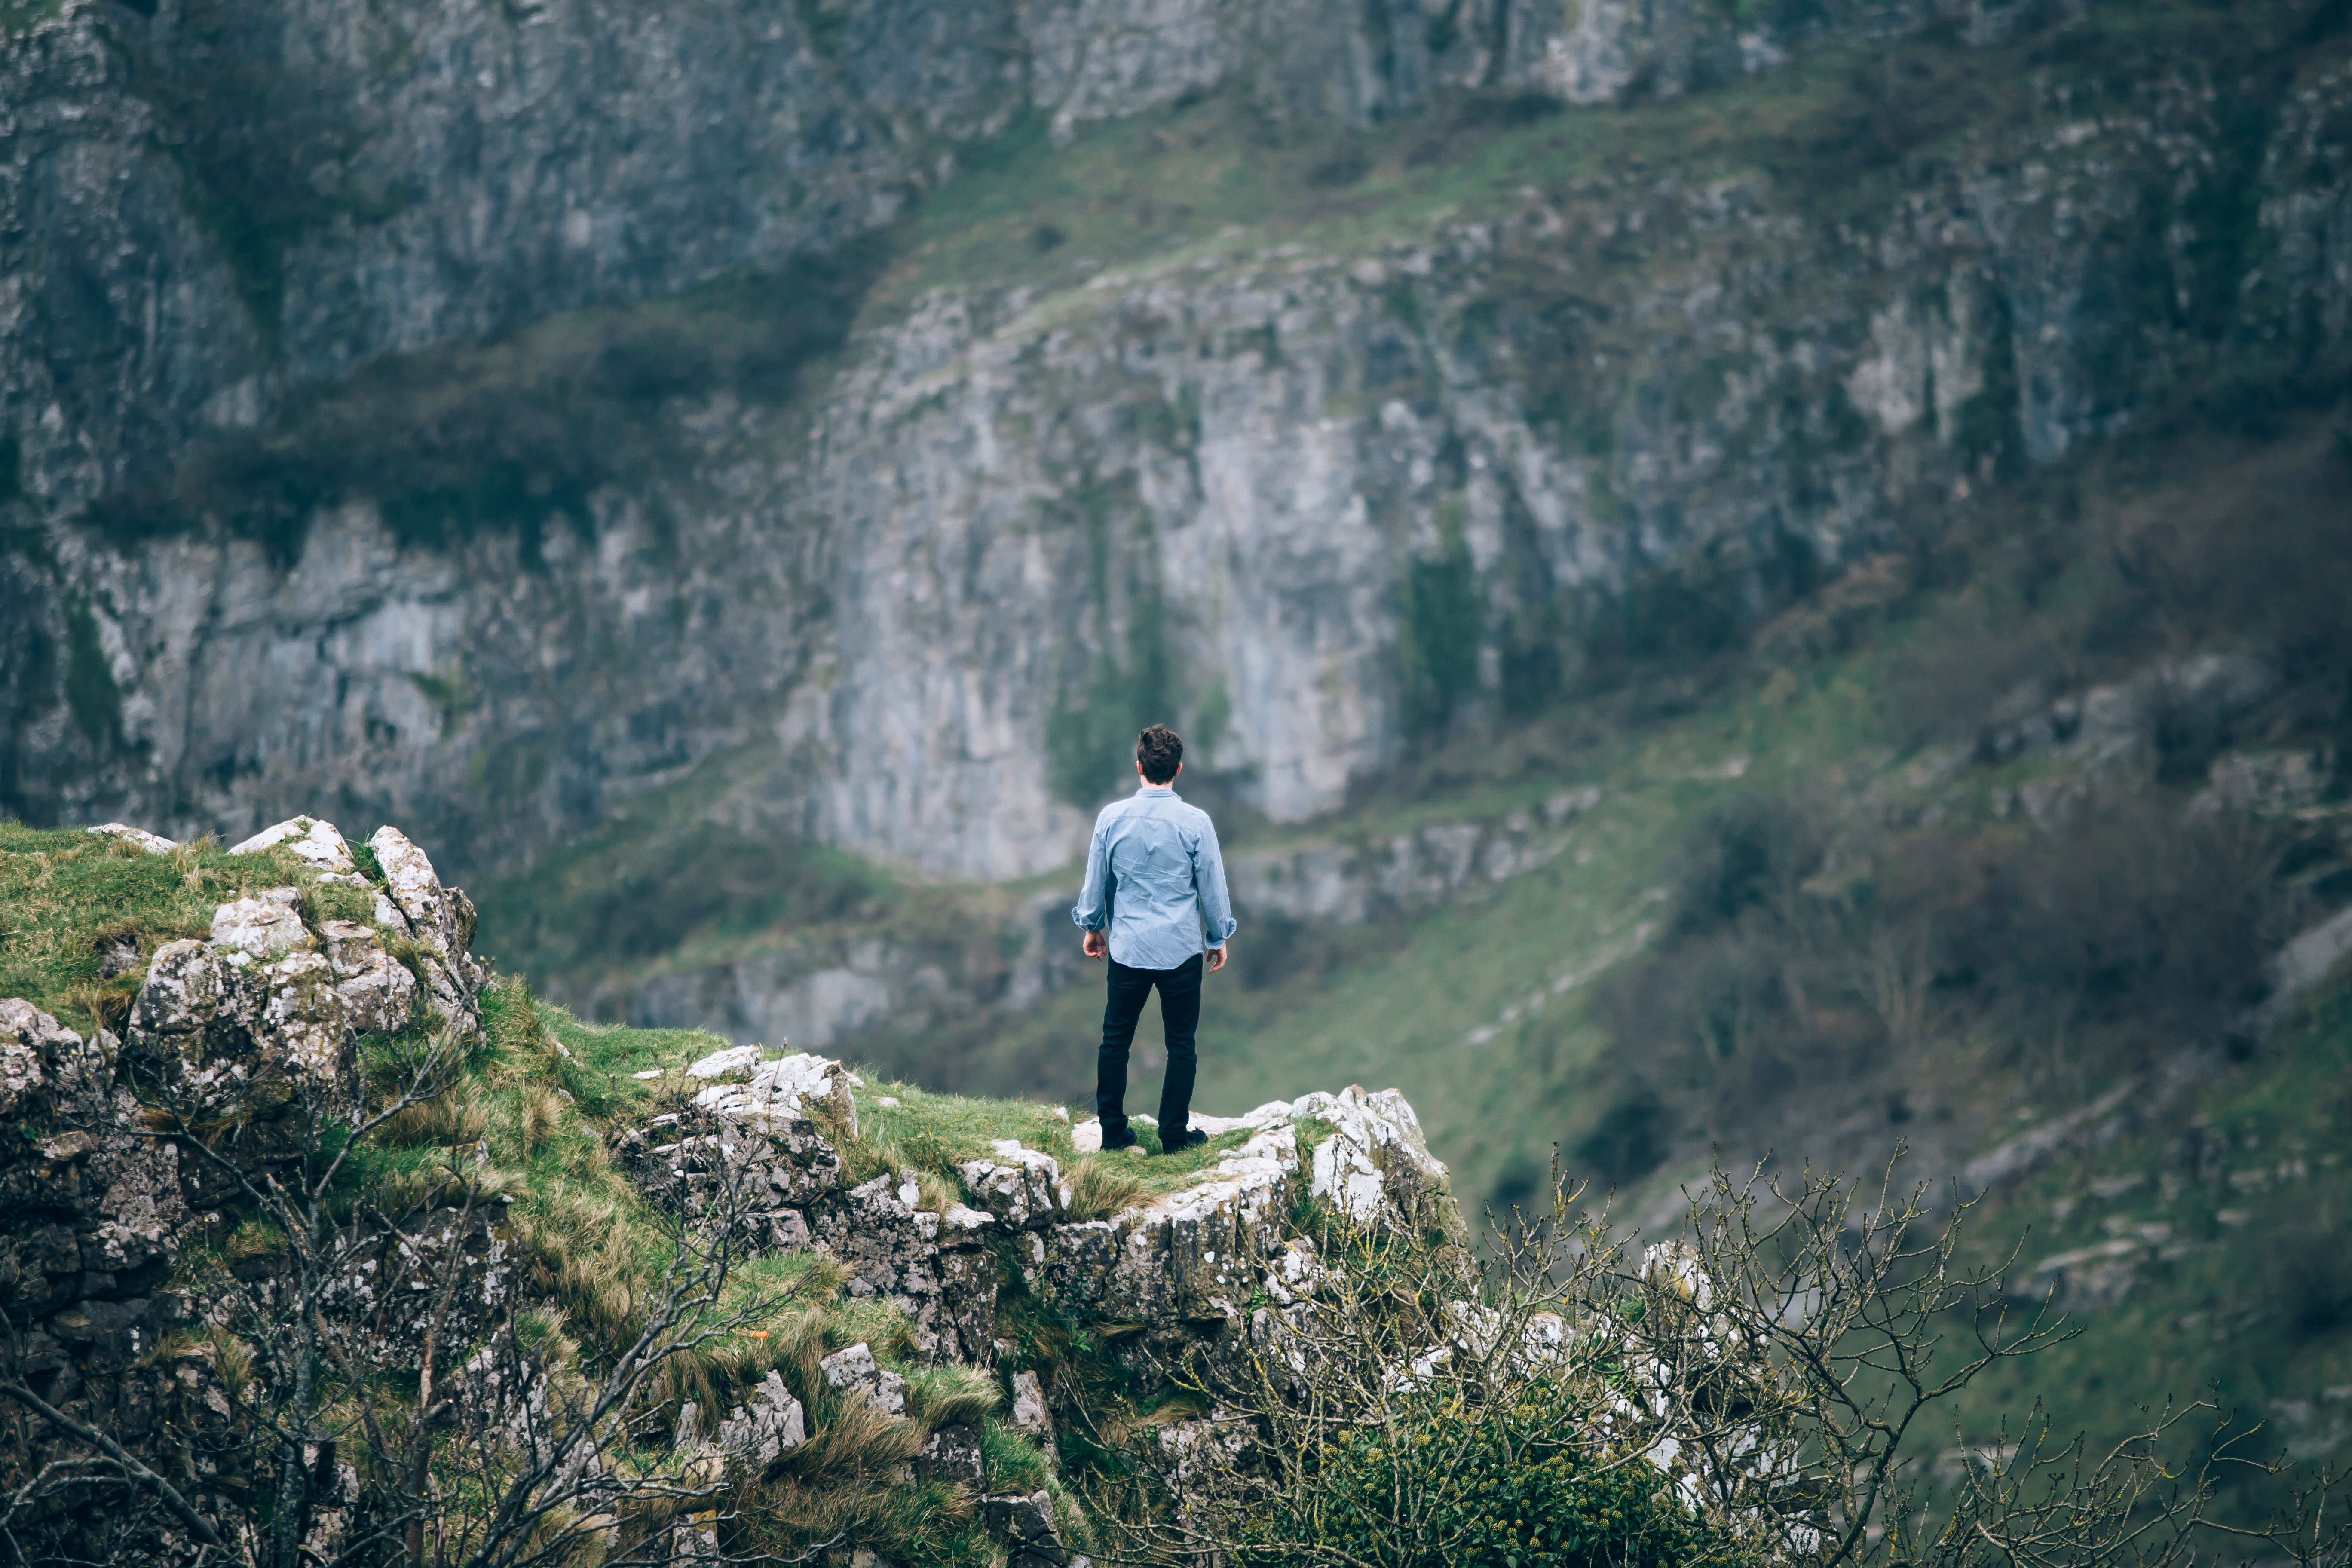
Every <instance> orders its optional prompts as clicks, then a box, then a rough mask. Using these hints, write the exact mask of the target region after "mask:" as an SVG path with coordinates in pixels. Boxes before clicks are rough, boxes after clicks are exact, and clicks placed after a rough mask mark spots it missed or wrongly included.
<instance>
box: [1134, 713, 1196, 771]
mask: <svg viewBox="0 0 2352 1568" xmlns="http://www.w3.org/2000/svg"><path fill="white" fill-rule="evenodd" d="M1135 760H1136V761H1137V762H1139V763H1142V764H1143V777H1144V780H1145V782H1147V783H1149V784H1166V783H1167V782H1168V781H1169V780H1170V779H1172V778H1174V777H1175V776H1176V770H1177V768H1178V767H1180V766H1181V765H1182V763H1183V761H1184V742H1181V741H1180V740H1178V739H1177V738H1176V731H1173V730H1171V729H1170V728H1169V727H1168V726H1167V725H1165V724H1154V725H1153V726H1151V728H1150V729H1149V730H1146V731H1144V732H1143V733H1142V734H1140V735H1138V736H1137V737H1136V738H1135Z"/></svg>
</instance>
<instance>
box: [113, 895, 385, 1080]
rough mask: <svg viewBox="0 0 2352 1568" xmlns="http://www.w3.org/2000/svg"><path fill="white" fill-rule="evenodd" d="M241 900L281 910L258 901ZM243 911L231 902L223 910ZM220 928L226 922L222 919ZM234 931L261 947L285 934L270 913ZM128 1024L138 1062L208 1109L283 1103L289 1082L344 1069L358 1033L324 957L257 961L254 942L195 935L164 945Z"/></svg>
mask: <svg viewBox="0 0 2352 1568" xmlns="http://www.w3.org/2000/svg"><path fill="white" fill-rule="evenodd" d="M239 904H240V905H247V904H250V905H255V906H257V910H266V911H271V913H272V914H274V913H275V912H277V911H278V906H277V905H274V904H270V903H268V902H266V901H263V900H239ZM237 907H238V906H237V905H225V906H223V910H224V913H226V912H227V911H228V910H234V909H236V908H237ZM296 925H297V927H298V928H299V920H298V921H296ZM221 929H223V928H222V926H221V924H220V923H219V922H218V921H216V922H215V930H221ZM226 929H227V930H228V931H230V932H231V933H232V934H234V935H236V936H238V937H240V938H242V939H244V940H246V941H248V942H254V943H257V944H258V943H262V942H268V943H271V944H273V945H274V944H275V943H276V942H278V941H281V940H283V936H282V929H283V928H282V926H280V925H279V924H278V923H277V922H276V921H273V920H272V919H271V918H269V916H268V915H262V914H254V915H252V916H251V918H247V917H245V916H240V917H239V919H238V920H236V921H233V922H231V923H230V924H229V925H228V926H227V928H226ZM303 940H304V942H309V941H310V938H309V934H308V933H307V932H305V933H304V936H303ZM127 1027H128V1030H129V1040H130V1043H131V1046H132V1047H133V1049H134V1055H135V1056H136V1058H138V1059H139V1060H141V1061H142V1062H144V1063H146V1064H147V1065H149V1066H151V1067H152V1068H156V1069H157V1070H159V1071H161V1072H162V1073H163V1076H164V1078H165V1079H166V1081H169V1082H173V1083H180V1084H184V1087H186V1088H188V1089H191V1090H193V1091H194V1093H195V1094H196V1096H197V1097H198V1100H199V1102H200V1103H201V1104H202V1105H203V1106H204V1107H205V1109H207V1110H220V1109H228V1108H231V1107H238V1108H241V1109H244V1110H264V1109H268V1107H270V1106H272V1105H275V1104H277V1103H278V1102H281V1101H282V1100H284V1098H285V1096H286V1095H287V1093H288V1092H289V1089H290V1080H291V1079H308V1080H310V1081H311V1082H313V1083H319V1082H331V1081H333V1080H334V1079H338V1078H339V1077H340V1076H341V1074H342V1071H343V1068H344V1067H345V1065H346V1063H347V1059H348V1054H349V1047H350V1044H351V1038H352V1037H351V1031H350V1029H349V1027H348V1026H347V1025H346V1023H345V1021H344V1016H343V1004H342V1000H341V997H340V996H338V995H337V994H336V992H335V977H334V971H333V969H332V967H331V965H330V964H329V963H328V961H327V959H326V956H325V955H324V954H322V953H320V952H313V951H297V952H289V953H287V954H286V955H285V956H284V957H282V958H279V959H278V960H277V961H276V962H274V963H256V962H255V961H254V956H253V953H252V952H251V951H250V949H249V948H246V947H228V948H224V947H222V946H217V945H215V944H212V943H206V942H188V941H183V942H167V943H165V944H164V945H163V947H161V948H158V949H157V950H156V952H155V956H154V958H153V959H152V961H151V962H150V963H149V964H148V966H147V979H146V981H145V983H144V984H142V986H141V987H140V991H139V995H138V998H137V999H136V1000H135V1001H134V1002H132V1004H131V1018H130V1022H129V1025H128V1026H127Z"/></svg>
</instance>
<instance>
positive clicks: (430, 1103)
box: [376, 1083, 490, 1149]
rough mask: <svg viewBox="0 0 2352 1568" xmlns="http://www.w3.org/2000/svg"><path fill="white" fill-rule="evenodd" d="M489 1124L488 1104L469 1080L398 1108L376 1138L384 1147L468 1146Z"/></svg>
mask: <svg viewBox="0 0 2352 1568" xmlns="http://www.w3.org/2000/svg"><path fill="white" fill-rule="evenodd" d="M489 1128H490V1108H489V1105H488V1102H487V1101H485V1100H483V1098H482V1095H481V1091H480V1090H479V1089H477V1088H476V1087H475V1086H474V1085H472V1084H470V1083H469V1084H466V1085H464V1086H462V1087H461V1088H457V1089H450V1090H448V1091H447V1092H446V1093H443V1094H439V1095H436V1096H435V1097H434V1098H433V1099H431V1100H424V1101H421V1102H419V1103H418V1104H415V1105H412V1106H409V1107H407V1108H406V1109H404V1110H401V1111H400V1112H398V1113H397V1114H396V1115H394V1117H393V1118H392V1119H391V1120H390V1121H386V1122H385V1123H384V1124H383V1130H382V1131H379V1132H378V1133H377V1134H376V1141H377V1142H380V1143H382V1144H383V1146H384V1147H385V1148H388V1149H446V1148H470V1147H472V1146H473V1145H474V1144H477V1143H479V1142H481V1141H482V1137H483V1134H485V1133H487V1132H488V1131H489Z"/></svg>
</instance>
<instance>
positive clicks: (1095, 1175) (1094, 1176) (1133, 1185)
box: [1070, 1154, 1144, 1220]
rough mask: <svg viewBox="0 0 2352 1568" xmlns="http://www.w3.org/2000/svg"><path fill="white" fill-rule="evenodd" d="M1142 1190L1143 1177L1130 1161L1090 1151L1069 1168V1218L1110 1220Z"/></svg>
mask: <svg viewBox="0 0 2352 1568" xmlns="http://www.w3.org/2000/svg"><path fill="white" fill-rule="evenodd" d="M1143 1192H1144V1182H1143V1178H1142V1176H1141V1175H1139V1174H1138V1173H1136V1171H1135V1170H1134V1169H1133V1168H1132V1165H1131V1163H1129V1162H1126V1161H1122V1160H1118V1159H1116V1158H1114V1157H1111V1156H1108V1155H1102V1154H1089V1155H1087V1157H1086V1158H1085V1159H1083V1160H1081V1161H1079V1162H1078V1163H1076V1165H1075V1166H1073V1167H1071V1170H1070V1217H1071V1218H1072V1219H1074V1220H1089V1219H1108V1218H1109V1217H1110V1216H1111V1215H1115V1214H1117V1213H1118V1212H1119V1211H1120V1210H1121V1209H1124V1208H1126V1207H1128V1206H1129V1205H1131V1204H1133V1203H1134V1202H1135V1201H1136V1200H1137V1199H1138V1198H1139V1197H1141V1196H1142V1195H1143Z"/></svg>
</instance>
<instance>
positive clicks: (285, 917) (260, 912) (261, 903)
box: [212, 888, 319, 958]
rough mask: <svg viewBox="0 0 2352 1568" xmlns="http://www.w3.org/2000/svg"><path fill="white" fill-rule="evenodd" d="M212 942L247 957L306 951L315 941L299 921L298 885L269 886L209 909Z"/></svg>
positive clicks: (300, 919)
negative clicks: (210, 911) (295, 886)
mask: <svg viewBox="0 0 2352 1568" xmlns="http://www.w3.org/2000/svg"><path fill="white" fill-rule="evenodd" d="M212 943H213V945H214V946H215V947H216V948H219V949H221V950H222V951H223V952H238V953H243V954H245V955H246V956H247V957H248V958H278V957H282V956H283V955H284V954H286V953H289V952H310V950H311V949H313V948H315V947H317V946H318V945H319V944H318V943H317V942H315V941H313V940H312V939H311V936H310V927H308V926H306V925H304V924H303V923H302V889H299V888H270V889H266V890H264V891H262V892H259V893H256V894H254V895H253V896H252V897H250V898H245V899H239V900H236V902H235V903H230V904H223V905H221V907H220V908H218V909H216V910H214V911H213V934H212Z"/></svg>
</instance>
